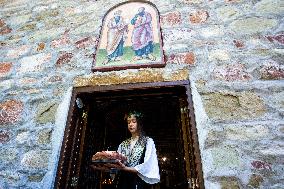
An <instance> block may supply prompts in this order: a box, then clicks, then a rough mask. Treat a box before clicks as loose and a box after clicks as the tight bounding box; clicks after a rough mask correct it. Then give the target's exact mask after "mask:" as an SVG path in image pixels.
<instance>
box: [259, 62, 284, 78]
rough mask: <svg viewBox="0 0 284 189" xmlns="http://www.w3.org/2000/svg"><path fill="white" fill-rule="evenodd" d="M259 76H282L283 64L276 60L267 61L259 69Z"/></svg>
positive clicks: (283, 73) (283, 76)
mask: <svg viewBox="0 0 284 189" xmlns="http://www.w3.org/2000/svg"><path fill="white" fill-rule="evenodd" d="M259 72H260V78H261V79H265V80H277V79H283V78H284V65H280V64H279V63H277V62H267V63H265V64H264V65H263V66H262V67H261V68H260V70H259Z"/></svg>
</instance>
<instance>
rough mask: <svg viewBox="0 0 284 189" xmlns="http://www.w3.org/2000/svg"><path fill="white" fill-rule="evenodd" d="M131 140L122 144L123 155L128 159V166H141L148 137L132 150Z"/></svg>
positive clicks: (143, 138) (138, 142) (136, 144)
mask: <svg viewBox="0 0 284 189" xmlns="http://www.w3.org/2000/svg"><path fill="white" fill-rule="evenodd" d="M130 140H131V139H130V138H129V139H127V140H125V141H123V142H122V143H121V153H122V154H123V155H125V156H126V157H127V166H128V167H134V166H136V165H138V164H140V163H141V162H140V160H141V158H142V155H143V152H144V149H145V148H146V144H147V140H148V137H145V136H142V137H140V138H139V139H138V141H137V142H136V143H135V145H134V147H133V148H132V150H130Z"/></svg>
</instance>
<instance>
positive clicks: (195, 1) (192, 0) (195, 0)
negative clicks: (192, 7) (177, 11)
mask: <svg viewBox="0 0 284 189" xmlns="http://www.w3.org/2000/svg"><path fill="white" fill-rule="evenodd" d="M178 1H180V2H183V3H186V4H200V3H202V2H204V0H178Z"/></svg>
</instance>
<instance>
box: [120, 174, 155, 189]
mask: <svg viewBox="0 0 284 189" xmlns="http://www.w3.org/2000/svg"><path fill="white" fill-rule="evenodd" d="M117 179H118V180H117V182H118V184H117V189H150V188H151V185H150V184H147V183H146V182H145V181H143V180H142V179H141V178H140V177H139V176H138V175H137V174H134V173H129V172H124V171H121V172H120V173H119V176H118V178H117Z"/></svg>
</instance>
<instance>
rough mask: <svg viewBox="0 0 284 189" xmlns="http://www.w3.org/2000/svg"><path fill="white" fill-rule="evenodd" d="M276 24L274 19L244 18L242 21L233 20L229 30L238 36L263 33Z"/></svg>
mask: <svg viewBox="0 0 284 189" xmlns="http://www.w3.org/2000/svg"><path fill="white" fill-rule="evenodd" d="M277 24H278V21H277V20H276V19H267V18H257V17H252V18H246V19H242V20H235V21H234V22H232V23H231V24H230V25H229V28H230V29H231V30H233V31H234V32H236V34H239V35H245V34H255V33H260V32H265V31H268V30H270V29H272V28H273V27H275V26H276V25H277Z"/></svg>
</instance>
